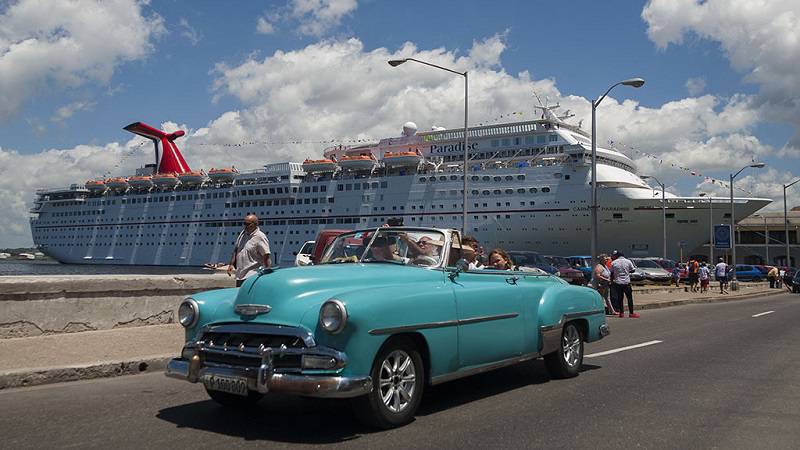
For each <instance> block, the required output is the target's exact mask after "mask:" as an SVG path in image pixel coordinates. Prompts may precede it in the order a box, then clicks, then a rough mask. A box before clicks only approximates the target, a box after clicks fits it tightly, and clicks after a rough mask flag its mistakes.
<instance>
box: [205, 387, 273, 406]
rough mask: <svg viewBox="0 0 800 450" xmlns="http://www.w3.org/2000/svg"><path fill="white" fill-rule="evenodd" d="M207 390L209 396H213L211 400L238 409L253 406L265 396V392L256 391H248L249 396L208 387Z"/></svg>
mask: <svg viewBox="0 0 800 450" xmlns="http://www.w3.org/2000/svg"><path fill="white" fill-rule="evenodd" d="M206 392H207V393H208V396H209V397H211V400H214V401H215V402H217V403H219V404H220V405H222V406H224V407H226V408H237V409H244V408H251V407H253V406H254V405H255V404H256V403H258V401H259V400H261V399H262V398H263V397H264V394H261V393H259V392H254V391H248V392H247V396H243V395H236V394H229V393H227V392H221V391H215V390H212V389H206Z"/></svg>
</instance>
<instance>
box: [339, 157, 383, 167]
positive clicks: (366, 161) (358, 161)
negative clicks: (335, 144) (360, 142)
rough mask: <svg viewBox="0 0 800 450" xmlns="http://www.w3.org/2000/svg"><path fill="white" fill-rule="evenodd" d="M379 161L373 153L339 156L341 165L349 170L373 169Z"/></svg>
mask: <svg viewBox="0 0 800 450" xmlns="http://www.w3.org/2000/svg"><path fill="white" fill-rule="evenodd" d="M375 164H377V161H375V157H374V156H372V154H371V153H370V154H366V155H354V156H342V157H341V158H339V166H341V167H342V169H347V170H372V168H374V167H375Z"/></svg>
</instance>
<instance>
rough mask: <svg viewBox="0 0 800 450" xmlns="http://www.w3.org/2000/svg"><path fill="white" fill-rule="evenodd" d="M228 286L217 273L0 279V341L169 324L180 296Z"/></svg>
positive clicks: (175, 317) (174, 318)
mask: <svg viewBox="0 0 800 450" xmlns="http://www.w3.org/2000/svg"><path fill="white" fill-rule="evenodd" d="M233 286H234V281H233V279H232V278H229V277H228V276H226V275H224V274H219V273H215V274H208V275H61V276H15V277H0V339H6V338H18V337H29V336H39V335H45V334H58V333H74V332H80V331H94V330H109V329H114V328H122V327H136V326H142V325H156V324H167V323H173V322H176V321H177V308H178V305H179V304H180V301H181V299H182V298H184V297H185V296H187V295H190V294H193V293H195V292H200V291H207V290H211V289H219V288H227V287H233Z"/></svg>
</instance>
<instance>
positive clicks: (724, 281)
mask: <svg viewBox="0 0 800 450" xmlns="http://www.w3.org/2000/svg"><path fill="white" fill-rule="evenodd" d="M714 277H715V278H716V279H717V281H719V293H720V294H727V293H728V291H727V289H726V288H727V287H728V265H727V264H725V260H723V259H722V258H720V259H719V262H718V263H717V265H716V266H714Z"/></svg>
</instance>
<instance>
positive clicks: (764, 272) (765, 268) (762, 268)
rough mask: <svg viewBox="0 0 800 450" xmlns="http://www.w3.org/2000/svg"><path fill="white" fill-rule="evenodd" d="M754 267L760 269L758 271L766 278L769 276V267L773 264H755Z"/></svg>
mask: <svg viewBox="0 0 800 450" xmlns="http://www.w3.org/2000/svg"><path fill="white" fill-rule="evenodd" d="M753 267H755V268H756V269H758V271H759V272H761V275H763V277H764V278H767V274H768V273H769V269H772V266H765V265H762V264H753Z"/></svg>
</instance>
